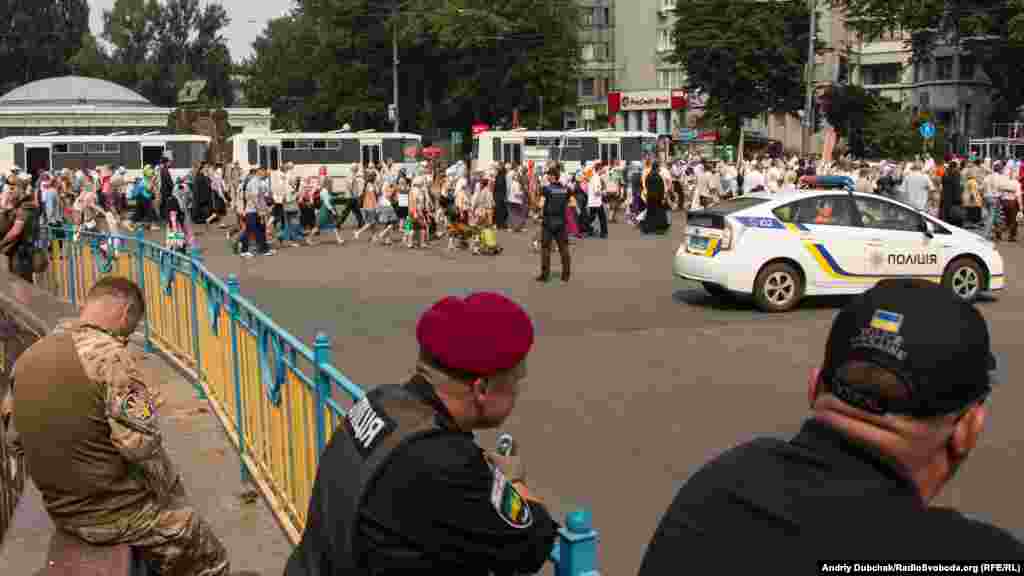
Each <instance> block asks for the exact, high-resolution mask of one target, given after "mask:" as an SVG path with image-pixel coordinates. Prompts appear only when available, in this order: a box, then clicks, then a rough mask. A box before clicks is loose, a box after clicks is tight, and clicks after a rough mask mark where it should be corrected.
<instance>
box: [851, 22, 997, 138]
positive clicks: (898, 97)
mask: <svg viewBox="0 0 1024 576" xmlns="http://www.w3.org/2000/svg"><path fill="white" fill-rule="evenodd" d="M906 41H907V36H906V34H904V33H903V32H902V31H899V30H897V31H893V32H888V33H886V34H883V35H882V36H881V37H878V38H862V37H859V38H858V43H857V48H856V56H855V58H856V67H855V72H854V74H853V79H854V81H855V82H856V83H857V84H859V85H861V86H863V87H864V88H866V89H868V90H871V91H872V92H875V93H876V94H879V95H881V96H884V97H886V98H888V99H890V100H892V101H893V102H898V103H899V104H900V106H901V107H902V108H903V109H905V110H909V111H911V112H912V113H914V114H917V113H920V112H927V113H928V114H929V115H930V116H931V118H932V120H933V121H934V122H935V124H936V125H938V126H941V127H942V128H943V133H944V135H945V138H946V145H947V147H948V148H949V149H950V150H955V151H957V152H960V153H964V152H965V151H966V149H967V142H968V141H969V140H970V139H971V138H984V137H987V136H989V134H988V126H989V123H990V117H991V114H992V83H991V81H989V79H988V76H986V75H985V72H984V71H983V70H981V68H980V66H978V65H977V62H976V60H975V58H974V57H973V56H972V55H970V54H964V53H957V52H958V51H957V50H956V49H955V48H954V47H952V46H949V45H941V44H940V45H939V46H938V47H936V48H935V50H934V53H933V54H932V56H931V57H930V58H929V59H927V60H925V61H922V62H917V63H914V62H912V58H911V51H910V48H908V46H907V42H906Z"/></svg>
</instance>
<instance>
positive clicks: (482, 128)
mask: <svg viewBox="0 0 1024 576" xmlns="http://www.w3.org/2000/svg"><path fill="white" fill-rule="evenodd" d="M471 128H472V130H473V135H474V136H476V135H477V134H480V133H481V132H487V131H488V130H490V128H491V127H490V126H488V125H487V124H482V123H477V124H473V126H472V127H471Z"/></svg>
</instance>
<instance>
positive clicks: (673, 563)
mask: <svg viewBox="0 0 1024 576" xmlns="http://www.w3.org/2000/svg"><path fill="white" fill-rule="evenodd" d="M737 547H740V548H745V549H751V550H753V549H754V547H759V548H758V549H764V550H769V549H770V550H773V551H774V552H776V553H778V552H779V551H782V550H784V551H785V552H786V553H788V554H787V556H786V558H785V559H784V560H783V559H780V558H781V557H780V558H773V559H770V560H769V559H766V558H764V557H763V556H761V557H760V559H761V561H762V562H767V564H762V568H764V567H767V566H771V567H776V564H779V563H785V564H786V565H787V566H789V565H790V564H794V563H796V564H797V565H798V566H803V567H804V568H806V570H800V571H799V573H812V572H810V570H816V567H817V562H818V561H821V560H846V561H876V560H913V561H925V560H978V559H991V558H999V559H1000V560H999V561H1006V560H1021V559H1024V544H1022V543H1021V542H1020V541H1018V540H1016V539H1014V538H1013V536H1011V535H1010V534H1009V533H1008V532H1006V531H1004V530H1001V529H999V528H996V527H994V526H991V525H989V524H986V523H984V522H980V521H976V520H971V519H968V518H966V517H964V516H963V515H961V514H960V513H958V512H956V511H954V510H950V509H945V508H926V507H925V506H924V504H922V503H921V500H920V497H919V496H918V494H917V492H916V490H915V488H914V487H913V486H912V485H911V484H910V483H909V482H907V481H906V480H903V479H902V478H901V477H899V476H897V475H896V473H895V472H894V471H893V470H892V469H890V468H889V467H888V466H887V465H886V464H884V463H882V462H881V461H880V460H879V458H878V457H876V456H874V455H873V454H871V453H870V452H868V451H867V450H865V449H863V448H861V447H860V446H857V445H855V444H853V443H852V442H850V441H849V440H847V439H846V438H845V437H844V436H842V435H841V434H840V433H839V432H837V431H835V430H833V429H831V428H829V427H828V426H826V425H825V424H822V423H820V422H817V421H814V420H809V421H807V422H806V423H804V426H803V428H802V429H801V431H800V433H799V434H798V435H797V436H796V437H795V438H793V439H792V440H791V441H790V442H788V443H787V442H782V441H779V440H774V439H767V438H762V439H757V440H754V441H753V442H749V443H747V444H743V445H741V446H738V447H736V448H733V449H731V450H729V451H727V452H725V453H724V454H722V455H720V456H719V457H717V458H715V459H714V460H712V461H711V462H710V463H708V464H707V465H705V466H704V467H703V468H702V469H701V470H699V471H698V472H697V473H696V474H695V475H694V476H693V477H692V478H690V480H689V481H687V482H686V484H685V485H684V486H683V487H682V488H681V489H680V490H679V493H678V494H676V497H675V500H674V501H673V502H672V505H671V506H670V507H669V509H668V512H666V514H665V516H664V517H663V518H662V520H661V523H660V525H659V526H658V528H657V531H656V532H655V534H654V538H653V539H652V540H651V543H650V545H649V546H648V548H647V552H646V555H645V556H644V560H643V564H642V566H641V568H640V575H641V576H650V575H655V574H676V573H677V572H678V567H679V566H681V565H683V563H684V562H685V563H686V564H687V565H689V564H690V563H693V562H697V563H700V562H701V561H702V560H703V561H705V562H711V563H712V564H709V565H716V564H720V563H721V562H722V560H723V559H725V558H724V557H723V556H722V550H730V549H732V550H735V549H737ZM989 561H991V560H989ZM793 573H796V572H793ZM813 573H817V572H813Z"/></svg>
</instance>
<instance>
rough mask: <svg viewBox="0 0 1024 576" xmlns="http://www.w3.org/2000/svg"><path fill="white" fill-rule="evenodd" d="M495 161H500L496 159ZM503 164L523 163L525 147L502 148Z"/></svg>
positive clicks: (505, 146) (515, 145)
mask: <svg viewBox="0 0 1024 576" xmlns="http://www.w3.org/2000/svg"><path fill="white" fill-rule="evenodd" d="M495 160H498V159H497V158H495ZM501 161H502V162H513V163H515V164H522V163H523V145H522V144H515V143H512V144H505V145H503V146H502V151H501Z"/></svg>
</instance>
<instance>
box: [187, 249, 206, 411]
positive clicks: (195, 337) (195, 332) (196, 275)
mask: <svg viewBox="0 0 1024 576" xmlns="http://www.w3.org/2000/svg"><path fill="white" fill-rule="evenodd" d="M202 263H203V255H202V254H201V253H200V252H199V249H198V248H192V260H191V262H190V265H189V267H190V268H191V269H192V310H191V315H192V355H193V356H194V357H195V360H196V381H195V382H194V383H193V384H192V387H193V388H195V389H196V398H198V399H200V400H206V392H205V391H203V385H202V383H201V381H202V379H203V363H202V356H201V355H200V354H201V352H200V350H199V349H200V346H199V300H198V297H199V289H198V286H199V280H200V278H202V271H201V270H200V269H199V266H200V265H201V264H202ZM207 297H209V295H207Z"/></svg>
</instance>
